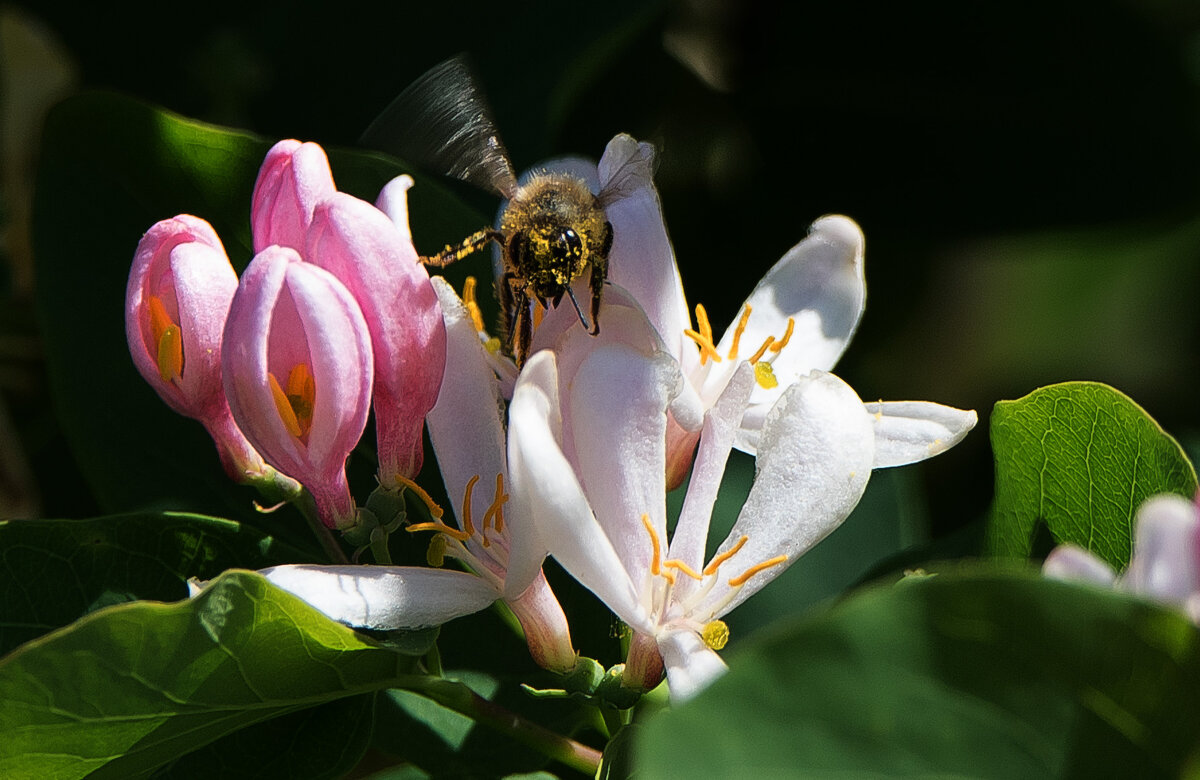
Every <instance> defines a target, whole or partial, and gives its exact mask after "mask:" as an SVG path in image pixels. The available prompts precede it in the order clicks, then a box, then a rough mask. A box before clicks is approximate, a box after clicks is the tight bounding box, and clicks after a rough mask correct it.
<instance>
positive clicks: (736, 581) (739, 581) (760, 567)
mask: <svg viewBox="0 0 1200 780" xmlns="http://www.w3.org/2000/svg"><path fill="white" fill-rule="evenodd" d="M786 560H787V556H786V555H776V556H775V557H774V558H768V559H767V560H765V561H763V562H762V563H756V564H754V565H753V566H751V567H750V568H749V569H746V570H745V571H744V572H742V573H741V574H740V575H738V576H737V577H734V578H733V579H731V580H730V581H729V587H731V588H736V587H738V586H740V585H744V584H745V583H746V580H748V579H750V578H751V577H753V576H754V575H755V574H758V573H759V572H760V571H764V570H766V569H769V568H771V567H772V566H778V565H779V564H781V563H783V562H784V561H786Z"/></svg>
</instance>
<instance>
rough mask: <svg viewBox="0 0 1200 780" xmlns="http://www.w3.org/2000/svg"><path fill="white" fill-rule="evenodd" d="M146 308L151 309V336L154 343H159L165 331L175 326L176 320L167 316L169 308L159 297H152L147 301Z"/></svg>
mask: <svg viewBox="0 0 1200 780" xmlns="http://www.w3.org/2000/svg"><path fill="white" fill-rule="evenodd" d="M146 306H147V307H148V308H149V309H150V334H151V335H152V336H153V337H154V341H155V342H158V341H160V340H162V334H163V331H164V330H166V329H167V328H169V327H171V326H172V325H174V324H175V320H173V319H171V315H170V314H167V307H166V306H164V305H163V302H162V298H159V297H158V296H157V295H151V296H150V297H149V299H147V301H146Z"/></svg>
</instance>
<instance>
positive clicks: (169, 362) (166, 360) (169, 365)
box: [157, 325, 183, 382]
mask: <svg viewBox="0 0 1200 780" xmlns="http://www.w3.org/2000/svg"><path fill="white" fill-rule="evenodd" d="M157 362H158V376H159V378H160V379H162V381H164V382H170V381H172V380H174V379H178V378H179V377H181V376H183V333H182V332H181V331H180V330H179V326H178V325H168V326H167V328H166V330H164V331H163V332H162V336H161V337H160V338H159V339H158V361H157Z"/></svg>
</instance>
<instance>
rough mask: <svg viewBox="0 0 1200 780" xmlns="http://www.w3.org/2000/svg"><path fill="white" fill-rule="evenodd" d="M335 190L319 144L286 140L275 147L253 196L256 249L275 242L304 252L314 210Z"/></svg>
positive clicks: (251, 223) (251, 217)
mask: <svg viewBox="0 0 1200 780" xmlns="http://www.w3.org/2000/svg"><path fill="white" fill-rule="evenodd" d="M336 191H337V188H336V187H335V186H334V184H333V174H332V173H331V172H330V170H329V159H328V158H327V157H326V156H325V150H324V149H322V148H321V147H320V146H319V145H318V144H314V143H305V144H302V143H300V142H299V141H295V140H287V141H280V142H279V143H277V144H275V145H274V146H272V147H271V150H270V151H268V152H267V156H266V159H264V160H263V164H262V167H261V168H259V171H258V179H257V180H256V181H255V183H254V194H253V196H252V197H251V205H250V226H251V230H252V231H253V233H254V251H255V252H256V253H258V252H261V251H263V250H264V249H266V248H267V247H269V246H271V245H272V244H278V245H279V246H286V247H291V248H292V249H295V250H296V251H297V252H302V251H304V241H305V235H306V234H307V233H308V226H309V224H310V223H311V222H312V215H313V209H315V208H316V206H317V204H319V203H320V202H321V201H323V200H325V198H327V197H329V196H330V195H332V194H333V193H334V192H336Z"/></svg>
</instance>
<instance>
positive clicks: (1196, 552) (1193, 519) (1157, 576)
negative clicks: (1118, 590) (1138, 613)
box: [1121, 495, 1200, 604]
mask: <svg viewBox="0 0 1200 780" xmlns="http://www.w3.org/2000/svg"><path fill="white" fill-rule="evenodd" d="M1136 523H1137V526H1136V528H1135V530H1134V539H1133V556H1132V557H1131V558H1130V560H1129V568H1128V569H1126V570H1125V574H1124V575H1122V577H1121V584H1122V586H1123V587H1125V588H1127V589H1128V590H1130V591H1132V592H1134V593H1140V594H1143V595H1146V596H1150V597H1152V598H1156V599H1162V600H1163V601H1167V602H1170V603H1173V604H1183V603H1184V602H1186V601H1187V599H1188V597H1189V596H1191V595H1192V594H1194V593H1197V592H1200V560H1197V557H1198V556H1200V520H1198V519H1197V516H1196V505H1195V504H1193V503H1192V502H1191V501H1188V500H1187V499H1185V498H1183V497H1181V496H1176V495H1158V496H1152V497H1150V498H1148V499H1146V501H1145V502H1144V503H1143V504H1142V506H1141V507H1140V508H1139V509H1138V512H1137V519H1136Z"/></svg>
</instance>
